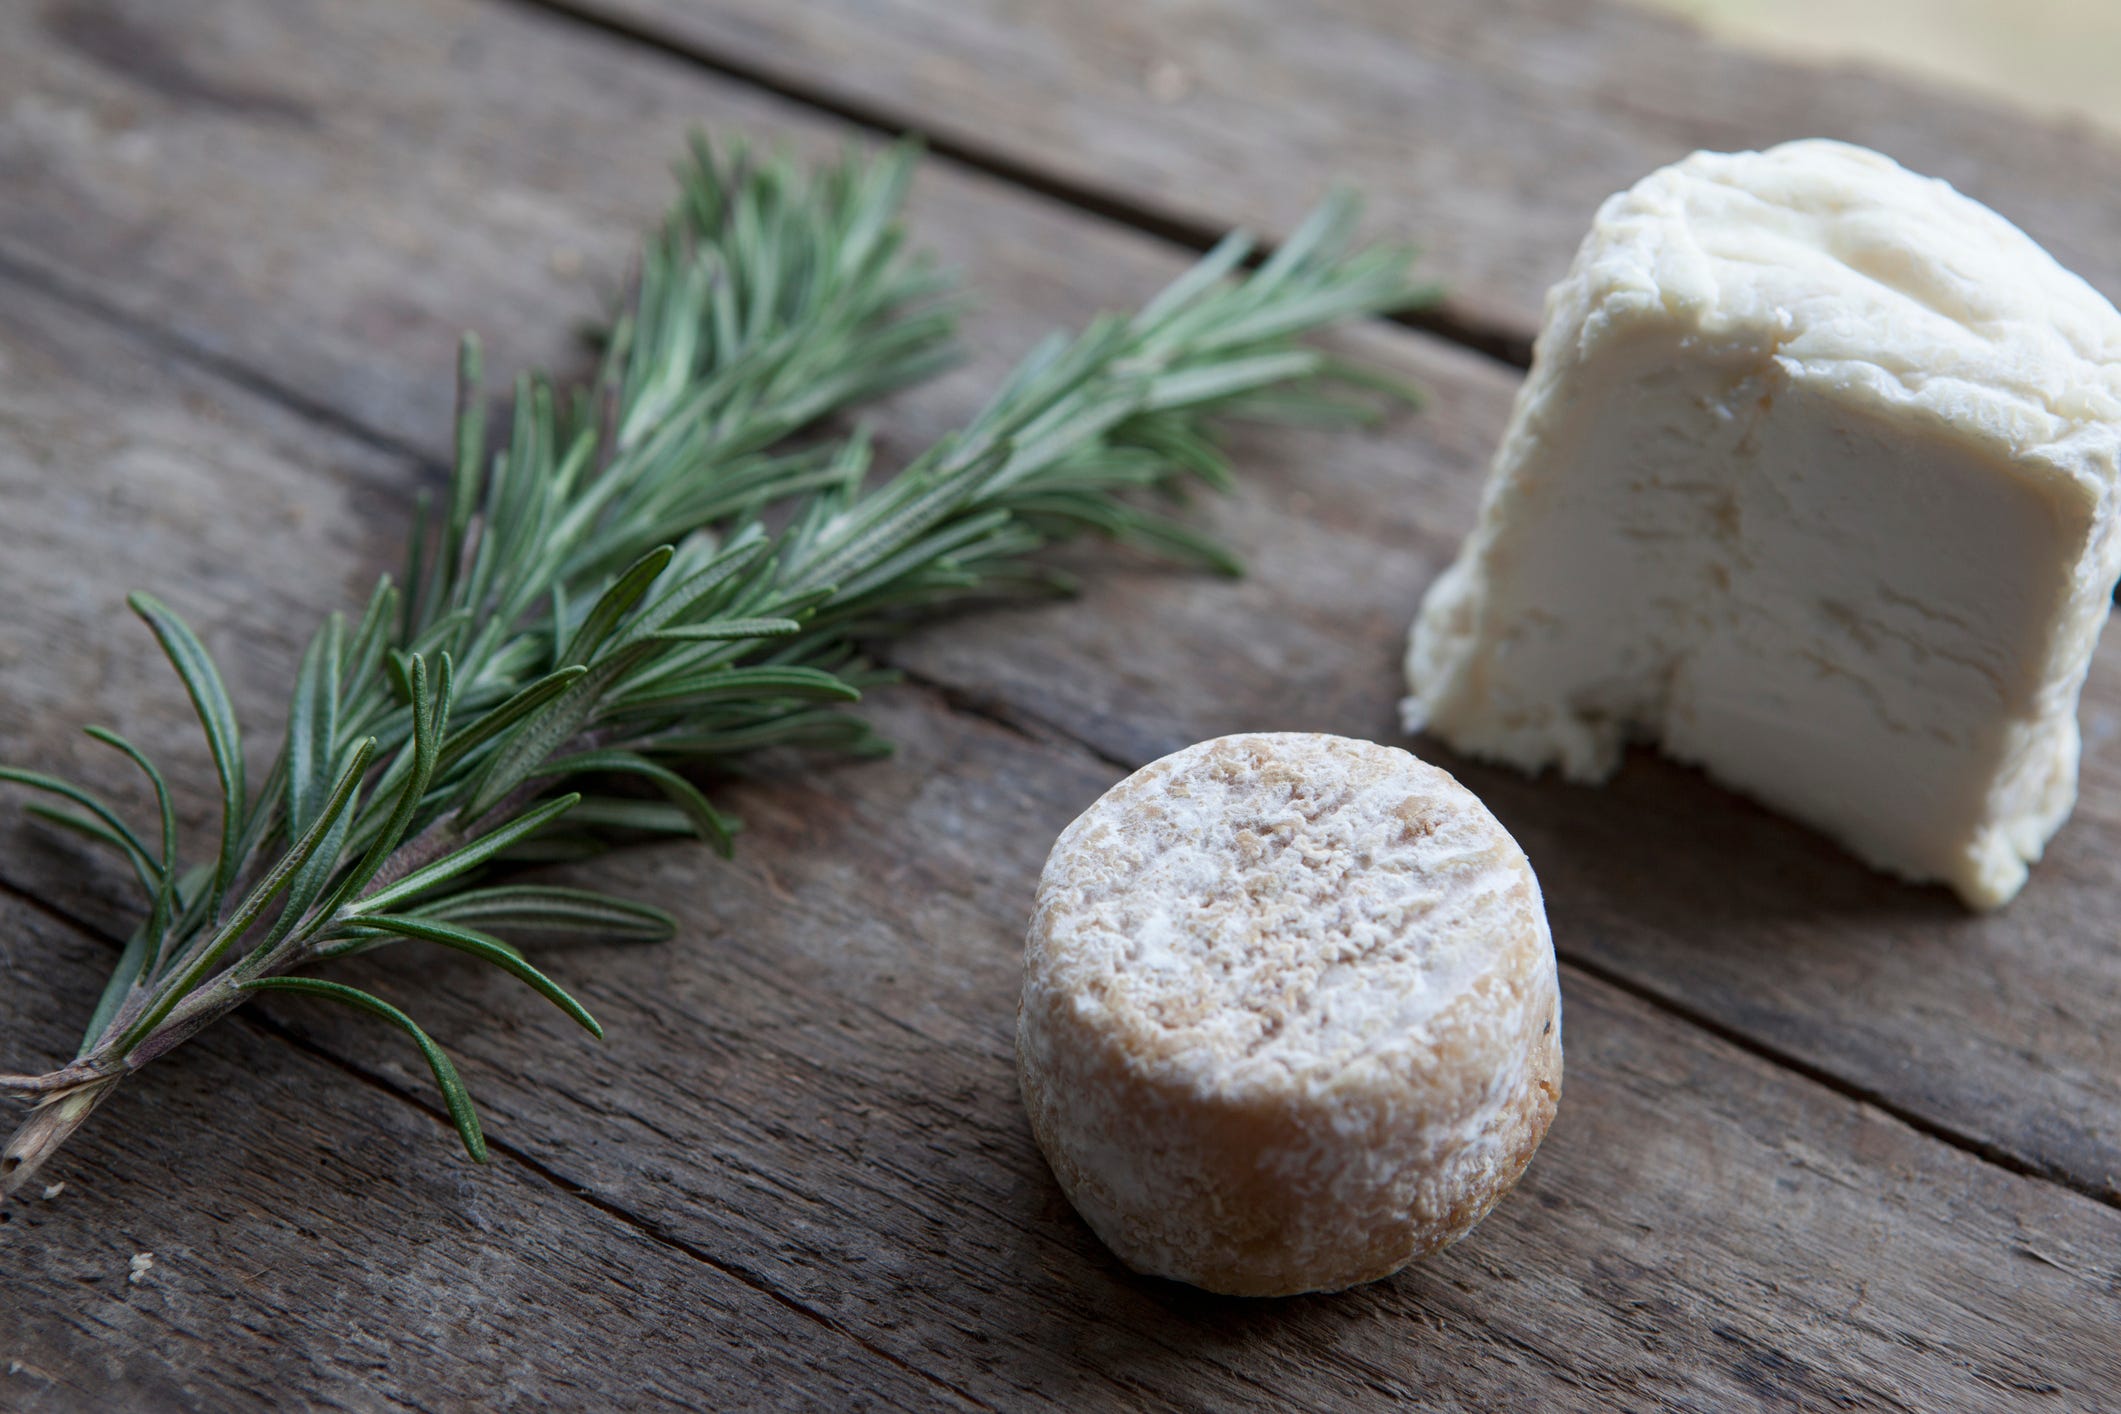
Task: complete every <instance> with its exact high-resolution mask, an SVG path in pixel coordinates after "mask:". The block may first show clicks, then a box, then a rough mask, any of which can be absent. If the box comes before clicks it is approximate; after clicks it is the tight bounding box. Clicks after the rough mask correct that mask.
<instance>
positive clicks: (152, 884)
mask: <svg viewBox="0 0 2121 1414" xmlns="http://www.w3.org/2000/svg"><path fill="white" fill-rule="evenodd" d="M22 813H23V814H25V815H34V816H36V817H37V818H38V819H39V820H42V821H44V822H45V823H46V824H47V825H57V826H58V827H59V828H60V829H62V830H68V831H71V832H72V833H74V834H77V835H80V836H81V837H82V838H84V839H90V840H94V841H95V842H96V843H97V844H101V845H108V846H110V847H111V848H112V849H114V850H116V851H118V853H119V854H120V855H122V856H124V859H125V862H126V863H128V864H130V865H131V866H132V868H133V873H134V874H136V875H138V876H139V879H140V886H141V887H142V888H144V889H146V890H147V893H148V897H150V898H153V897H155V895H156V893H157V891H158V889H159V887H160V871H159V870H157V869H156V868H155V862H154V861H153V860H152V859H150V858H149V857H148V855H147V853H146V851H145V850H143V849H141V848H140V842H139V841H138V840H137V839H135V838H134V837H133V834H132V832H131V831H130V830H123V831H121V830H117V829H112V828H111V827H110V826H108V825H105V824H103V823H101V822H100V821H96V820H91V819H89V818H88V817H87V816H84V815H76V814H74V813H73V812H72V811H71V810H61V809H59V808H58V807H57V806H55V805H43V804H39V803H37V802H34V801H32V802H31V803H30V804H28V805H25V806H23V807H22Z"/></svg>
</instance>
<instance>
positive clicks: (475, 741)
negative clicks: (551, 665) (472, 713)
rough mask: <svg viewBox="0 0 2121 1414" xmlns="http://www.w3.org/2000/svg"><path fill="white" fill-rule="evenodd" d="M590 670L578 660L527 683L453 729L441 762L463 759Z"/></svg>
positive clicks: (448, 763)
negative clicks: (469, 722)
mask: <svg viewBox="0 0 2121 1414" xmlns="http://www.w3.org/2000/svg"><path fill="white" fill-rule="evenodd" d="M588 671H589V669H588V668H586V667H583V666H582V665H581V664H579V663H577V664H574V665H573V666H571V667H565V668H557V669H555V670H553V671H552V672H550V673H547V674H546V675H545V676H544V677H541V678H539V679H538V680H537V681H536V682H533V683H531V684H530V685H528V686H527V687H524V688H523V689H522V690H520V691H518V692H516V693H515V694H514V695H513V696H511V697H509V699H508V700H507V701H505V702H503V703H502V704H501V705H500V706H498V707H495V708H494V709H493V710H491V711H489V712H488V713H486V715H484V716H483V717H480V718H479V719H478V720H477V721H476V722H473V723H472V724H471V725H470V726H468V727H466V728H464V729H463V730H462V731H459V732H454V733H452V734H451V735H450V737H449V740H448V741H447V742H445V743H444V744H443V747H442V756H441V761H440V763H439V764H440V765H441V766H443V767H445V768H446V767H449V766H453V765H455V764H456V763H457V762H459V761H462V760H463V759H465V758H466V757H467V756H469V755H471V754H472V753H473V752H474V751H476V750H478V748H480V747H481V746H484V745H485V744H486V743H487V742H489V741H492V740H493V739H494V738H496V737H498V736H500V735H502V734H503V733H504V732H507V731H508V730H509V729H510V728H512V727H514V726H516V725H518V724H519V723H521V722H522V721H523V720H524V719H525V718H527V717H529V716H530V715H531V714H532V713H534V712H536V711H537V710H538V709H539V708H541V707H543V706H545V704H547V703H548V702H551V701H552V700H553V699H554V698H555V697H558V696H559V695H560V694H561V693H562V692H565V691H566V690H567V689H568V687H570V686H571V685H572V684H573V683H574V682H575V681H576V680H577V679H579V678H581V677H582V676H583V675H584V674H585V673H587V672H588Z"/></svg>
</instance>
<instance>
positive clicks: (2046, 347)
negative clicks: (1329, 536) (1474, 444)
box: [1404, 141, 2121, 908]
mask: <svg viewBox="0 0 2121 1414" xmlns="http://www.w3.org/2000/svg"><path fill="white" fill-rule="evenodd" d="M2117 479H2121V314H2117V313H2116V312H2115V310H2114V308H2113V306H2112V305H2111V304H2109V303H2108V302H2107V301H2106V300H2105V299H2104V298H2102V297H2101V296H2100V295H2099V294H2098V293H2097V292H2095V291H2094V290H2092V289H2091V288H2090V287H2089V286H2088V285H2086V284H2084V282H2083V281H2081V280H2079V279H2078V278H2077V277H2076V276H2074V275H2071V274H2070V273H2068V272H2067V271H2065V270H2063V269H2062V268H2061V267H2060V266H2059V265H2057V264H2056V263H2055V261H2054V260H2053V259H2052V258H2051V257H2050V256H2048V255H2047V253H2046V252H2044V251H2042V250H2041V249H2040V248H2039V247H2038V246H2037V245H2035V244H2034V243H2033V241H2032V240H2031V239H2030V238H2029V237H2027V236H2026V235H2025V234H2024V233H2023V232H2021V231H2019V230H2018V229H2017V228H2016V227H2015V226H2012V225H2011V224H2010V223H2009V222H2007V221H2005V220H2004V219H2003V218H2002V217H2000V216H1998V215H1996V214H1995V213H1994V212H1992V211H1989V210H1988V209H1987V208H1985V207H1983V206H1981V205H1979V204H1978V203H1976V202H1973V201H1971V200H1969V199H1968V198H1966V197H1964V196H1961V195H1960V194H1959V193H1957V192H1955V191H1953V190H1952V189H1951V187H1949V186H1948V185H1946V184H1945V183H1943V182H1939V181H1933V180H1930V179H1927V178H1923V177H1919V176H1916V175H1914V174H1913V173H1910V172H1908V171H1906V170H1905V169H1903V168H1901V167H1899V166H1897V165H1896V164H1894V163H1893V162H1891V161H1890V160H1888V159H1887V158H1884V157H1881V156H1880V155H1878V154H1877V153H1874V152H1868V151H1865V150H1863V149H1860V148H1854V147H1849V146H1846V145H1843V144H1840V143H1831V142H1819V141H1811V142H1798V143H1790V144H1786V145H1784V146H1782V147H1777V148H1774V149H1772V150H1770V151H1768V152H1762V153H1740V154H1735V155H1725V154H1714V153H1697V154H1695V155H1694V156H1693V157H1690V158H1688V159H1687V160H1686V161H1684V162H1681V163H1679V164H1677V165H1676V166H1673V167H1668V168H1665V169H1664V170H1662V171H1659V172H1656V173H1654V174H1652V175H1651V176H1650V177H1648V178H1646V179H1644V180H1643V181H1642V182H1641V183H1640V184H1638V185H1637V186H1636V187H1634V188H1633V189H1632V190H1630V191H1627V192H1623V193H1621V194H1620V195H1618V196H1615V197H1613V198H1611V199H1610V200H1609V201H1607V202H1606V204H1605V205H1604V207H1603V208H1601V210H1600V211H1599V213H1598V217H1597V221H1596V223H1595V225H1594V226H1593V228H1592V230H1591V233H1590V234H1589V236H1587V237H1586V238H1585V240H1584V243H1583V245H1582V247H1581V248H1580V249H1579V250H1578V252H1577V256H1576V260H1575V264H1574V265H1573V267H1572V268H1571V270H1570V272H1569V275H1568V277H1567V278H1566V279H1564V280H1563V281H1562V282H1561V284H1559V285H1557V286H1556V287H1555V288H1554V290H1553V291H1552V292H1551V293H1550V294H1549V296H1548V302H1547V317H1546V323H1545V326H1544V328H1543V329H1542V332H1541V334H1540V337H1539V341H1538V344H1537V347H1536V350H1535V355H1534V361H1533V367H1532V371H1531V374H1530V375H1529V377H1528V378H1527V379H1526V381H1525V384H1524V386H1523V387H1522V388H1521V389H1520V391H1519V394H1518V398H1517V402H1516V406H1515V409H1514V411H1513V413H1512V416H1511V420H1510V424H1509V427H1508V430H1507V432H1506V434H1505V436H1504V439H1503V443H1502V446H1501V448H1500V449H1499V450H1498V452H1497V454H1496V457H1495V462H1494V465H1493V468H1492V470H1491V472H1490V477H1489V482H1488V486H1487V491H1486V495H1485V497H1484V499H1483V503H1482V507H1481V513H1480V520H1479V524H1478V526H1477V527H1476V528H1475V530H1474V532H1473V534H1472V536H1471V537H1470V538H1469V539H1468V541H1467V543H1466V546H1465V548H1464V550H1463V551H1462V553H1461V555H1460V557H1459V559H1458V561H1457V563H1456V564H1454V565H1453V566H1452V567H1451V568H1450V569H1449V570H1447V571H1446V572H1445V573H1444V575H1443V576H1442V577H1441V578H1440V579H1439V580H1438V581H1437V582H1436V584H1435V585H1433V586H1432V587H1431V589H1430V591H1429V593H1428V595H1427V597H1426V599H1425V600H1424V602H1423V604H1422V609H1421V613H1420V616H1419V617H1418V618H1417V620H1416V622H1415V625H1414V629H1413V632H1412V635H1411V641H1410V644H1409V651H1408V657H1407V676H1408V683H1409V688H1410V693H1411V695H1410V696H1409V697H1408V699H1407V700H1406V703H1405V704H1404V715H1405V718H1406V722H1407V725H1408V728H1409V729H1410V730H1422V729H1426V730H1428V731H1430V732H1432V733H1433V734H1435V735H1436V736H1438V737H1440V738H1441V739H1442V740H1444V741H1446V742H1447V743H1449V744H1450V745H1452V746H1453V747H1455V748H1456V749H1459V750H1461V751H1465V752H1467V753H1469V754H1472V755H1476V756H1482V757H1487V758H1490V759H1495V760H1500V761H1504V762H1508V763H1510V764H1513V765H1517V766H1519V767H1522V768H1525V769H1527V770H1538V769H1541V768H1544V767H1549V766H1552V767H1558V768H1559V769H1560V770H1561V771H1562V772H1563V774H1565V775H1567V776H1569V777H1570V778H1572V779H1577V780H1586V781H1596V780H1600V779H1603V778H1604V777H1606V776H1608V775H1610V774H1611V773H1612V771H1613V770H1614V769H1615V768H1616V766H1617V765H1618V762H1619V758H1620V753H1621V750H1622V748H1623V746H1624V745H1625V744H1626V743H1627V742H1628V741H1630V740H1633V739H1647V740H1652V741H1655V742H1657V743H1659V744H1660V745H1661V746H1662V747H1663V749H1664V750H1665V751H1666V752H1667V753H1668V754H1670V755H1672V756H1674V757H1676V758H1678V759H1680V760H1683V761H1687V762H1690V763H1693V764H1696V765H1699V766H1702V767H1704V768H1705V769H1706V770H1708V771H1709V773H1710V774H1712V775H1714V776H1716V777H1717V778H1719V779H1721V780H1723V781H1725V782H1727V783H1729V784H1731V785H1734V786H1736V787H1738V788H1740V789H1742V790H1744V791H1746V792H1748V793H1750V794H1752V795H1754V796H1756V797H1757V798H1759V799H1761V800H1763V801H1765V802H1767V803H1769V804H1770V805H1773V806H1776V807H1778V808H1780V809H1782V810H1784V811H1786V812H1788V813H1789V814H1792V815H1794V816H1796V817H1798V818H1800V819H1803V820H1805V821H1807V822H1809V823H1811V824H1813V825H1814V826H1816V827H1818V828H1820V829H1822V830H1824V831H1826V832H1827V833H1828V834H1830V835H1833V836H1834V837H1835V838H1837V839H1839V840H1840V841H1841V842H1842V843H1843V844H1845V845H1846V846H1847V847H1849V848H1850V849H1851V850H1853V851H1854V852H1855V853H1856V854H1857V855H1859V856H1860V857H1862V858H1863V859H1865V860H1867V861H1868V862H1870V863H1871V864H1873V865H1874V866H1877V867H1879V868H1882V869H1885V870H1888V871H1890V872H1892V873H1895V874H1898V875H1900V876H1902V877H1905V878H1908V879H1913V880H1927V881H1941V882H1943V883H1946V884H1948V885H1950V886H1951V887H1952V888H1954V889H1955V890H1957V891H1958V893H1959V894H1960V895H1961V897H1963V898H1964V899H1965V900H1966V901H1967V902H1968V903H1969V904H1971V905H1973V906H1975V907H1983V908H1985V907H1993V906H1995V905H1998V904H2000V903H2003V902H2005V901H2006V900H2008V899H2009V898H2010V897H2011V896H2012V895H2013V894H2015V893H2016V892H2017V891H2018V889H2019V888H2020V887H2021V886H2022V884H2023V883H2024V881H2025V877H2026V865H2027V864H2028V863H2029V862H2030V861H2033V860H2036V859H2038V858H2039V856H2040V853H2041V851H2042V849H2043V848H2044V847H2045V845H2046V842H2047V840H2048V838H2049V837H2050V836H2051V835H2052V834H2053V833H2054V831H2055V829H2056V828H2057V827H2059V826H2060V824H2061V823H2062V821H2063V820H2064V819H2065V818H2066V817H2067V816H2068V814H2069V810H2070V807H2071V805H2072V804H2073V802H2074V799H2075V790H2076V769H2077V753H2078V736H2077V727H2076V716H2075V713H2076V703H2077V696H2078V692H2079V690H2080V688H2081V687H2082V684H2083V681H2084V675H2085V671H2086V669H2087V667H2088V666H2089V663H2090V658H2091V653H2092V650H2093V647H2094V646H2095V645H2096V642H2097V639H2098V634H2099V630H2100V627H2101V625H2102V624H2103V623H2104V621H2105V618H2106V613H2107V606H2108V603H2109V601H2110V599H2111V596H2112V592H2113V587H2114V582H2115V579H2116V576H2117V574H2121V535H2117V534H2116V486H2117Z"/></svg>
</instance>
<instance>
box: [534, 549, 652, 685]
mask: <svg viewBox="0 0 2121 1414" xmlns="http://www.w3.org/2000/svg"><path fill="white" fill-rule="evenodd" d="M674 553H675V551H674V550H673V549H672V548H671V547H670V546H668V545H659V546H657V547H656V548H655V549H653V550H650V551H649V552H648V553H647V554H645V555H643V556H641V558H640V559H638V560H636V561H634V562H633V564H631V565H630V566H628V567H627V569H626V572H625V573H624V574H622V575H620V576H619V577H618V579H617V581H616V582H614V583H613V584H612V586H611V588H609V589H607V590H605V591H604V593H603V596H602V597H601V598H599V599H598V600H597V602H596V607H595V608H593V609H591V610H590V611H589V617H588V618H586V619H584V620H583V621H582V626H581V627H580V628H579V629H577V630H575V635H574V639H573V641H572V642H571V643H569V644H568V646H567V651H566V652H564V653H562V654H561V655H560V659H561V661H562V662H567V663H587V662H590V661H592V660H593V659H595V657H596V655H597V650H598V649H599V648H602V647H603V646H604V640H605V639H607V638H609V637H610V636H611V633H612V631H613V630H614V629H616V628H617V627H618V624H619V620H620V619H621V618H623V617H625V615H626V611H627V610H629V609H631V608H632V607H633V606H634V605H635V604H637V603H639V602H640V599H641V596H642V595H643V594H645V593H647V592H648V586H649V585H651V584H653V583H654V582H655V580H656V577H657V576H658V575H660V574H662V572H663V569H664V567H665V566H666V565H668V564H669V563H670V557H671V555H672V554H674Z"/></svg>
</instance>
